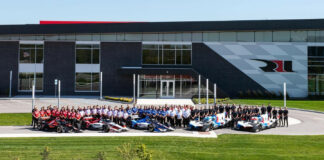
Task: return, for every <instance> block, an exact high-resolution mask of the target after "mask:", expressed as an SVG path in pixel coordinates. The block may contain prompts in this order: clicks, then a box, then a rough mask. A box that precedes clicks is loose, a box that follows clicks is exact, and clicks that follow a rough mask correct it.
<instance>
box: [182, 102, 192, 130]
mask: <svg viewBox="0 0 324 160" xmlns="http://www.w3.org/2000/svg"><path fill="white" fill-rule="evenodd" d="M190 114H191V110H190V108H189V107H188V106H187V107H186V108H185V110H184V112H183V127H188V125H189V116H190Z"/></svg>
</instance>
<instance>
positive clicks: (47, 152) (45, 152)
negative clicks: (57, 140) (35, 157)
mask: <svg viewBox="0 0 324 160" xmlns="http://www.w3.org/2000/svg"><path fill="white" fill-rule="evenodd" d="M50 153H51V152H50V150H49V147H47V146H46V147H45V148H44V150H43V152H41V153H40V155H41V156H42V160H49V155H50Z"/></svg>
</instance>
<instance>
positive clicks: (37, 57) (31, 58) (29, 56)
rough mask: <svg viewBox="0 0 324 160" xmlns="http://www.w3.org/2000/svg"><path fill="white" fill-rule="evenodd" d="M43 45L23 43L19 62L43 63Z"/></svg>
mask: <svg viewBox="0 0 324 160" xmlns="http://www.w3.org/2000/svg"><path fill="white" fill-rule="evenodd" d="M43 48H44V46H43V45H37V44H21V45H20V51H19V63H43Z"/></svg>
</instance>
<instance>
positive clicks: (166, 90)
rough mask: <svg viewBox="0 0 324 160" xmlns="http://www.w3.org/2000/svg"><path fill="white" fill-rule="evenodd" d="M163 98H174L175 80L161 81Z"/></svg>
mask: <svg viewBox="0 0 324 160" xmlns="http://www.w3.org/2000/svg"><path fill="white" fill-rule="evenodd" d="M161 98H174V80H161Z"/></svg>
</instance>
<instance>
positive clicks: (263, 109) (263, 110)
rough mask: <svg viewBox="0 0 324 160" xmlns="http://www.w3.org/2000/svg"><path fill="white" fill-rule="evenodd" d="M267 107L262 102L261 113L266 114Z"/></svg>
mask: <svg viewBox="0 0 324 160" xmlns="http://www.w3.org/2000/svg"><path fill="white" fill-rule="evenodd" d="M266 110H267V109H266V107H265V106H264V105H263V104H262V106H261V114H266Z"/></svg>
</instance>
